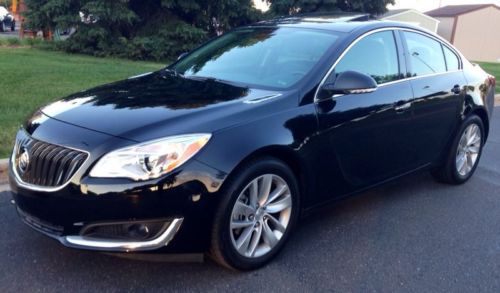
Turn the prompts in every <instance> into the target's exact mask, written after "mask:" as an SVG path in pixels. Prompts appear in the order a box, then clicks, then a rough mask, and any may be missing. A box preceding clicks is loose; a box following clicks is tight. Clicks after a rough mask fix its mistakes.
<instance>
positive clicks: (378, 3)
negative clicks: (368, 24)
mask: <svg viewBox="0 0 500 293" xmlns="http://www.w3.org/2000/svg"><path fill="white" fill-rule="evenodd" d="M267 2H268V4H270V5H271V9H270V10H271V12H272V13H274V14H276V15H292V14H296V13H309V12H340V11H348V12H366V13H370V14H374V15H377V14H381V13H384V12H386V11H387V8H386V7H387V4H394V0H268V1H267Z"/></svg>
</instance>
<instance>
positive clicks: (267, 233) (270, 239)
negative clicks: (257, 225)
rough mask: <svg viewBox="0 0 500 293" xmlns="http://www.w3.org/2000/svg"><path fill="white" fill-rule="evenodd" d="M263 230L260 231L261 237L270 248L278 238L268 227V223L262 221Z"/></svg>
mask: <svg viewBox="0 0 500 293" xmlns="http://www.w3.org/2000/svg"><path fill="white" fill-rule="evenodd" d="M263 226H264V227H263V231H262V238H263V240H264V242H265V243H267V245H269V246H270V247H271V248H272V247H274V246H275V245H276V243H278V238H276V235H274V232H273V230H271V228H270V227H269V225H268V224H267V223H266V222H265V221H264V224H263Z"/></svg>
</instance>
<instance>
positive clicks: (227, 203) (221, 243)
mask: <svg viewBox="0 0 500 293" xmlns="http://www.w3.org/2000/svg"><path fill="white" fill-rule="evenodd" d="M270 181H271V182H272V184H271V185H270V188H268V189H267V190H270V192H268V193H267V194H270V195H273V192H274V195H276V194H280V195H279V196H276V197H275V196H271V197H270V196H267V197H266V196H262V195H263V194H266V192H265V191H263V190H266V188H265V187H264V186H267V185H266V184H265V182H270ZM285 185H286V186H285ZM284 186H285V187H284ZM252 187H255V188H252ZM286 188H288V189H286ZM252 190H259V191H258V192H254V193H252ZM278 190H281V191H283V190H284V191H283V192H282V193H279V192H276V191H278ZM221 191H222V193H221V196H223V198H222V200H221V202H220V204H219V206H218V208H217V211H216V214H215V218H214V224H213V228H212V239H211V248H210V252H209V256H210V257H211V258H212V259H213V260H215V261H216V262H217V263H219V264H221V265H223V266H225V267H228V268H230V269H234V270H242V271H246V270H253V269H257V268H259V267H262V266H263V265H265V264H266V263H268V262H269V261H271V260H272V259H273V258H274V257H275V256H276V255H277V254H278V253H279V251H280V250H281V249H282V248H283V246H284V245H285V243H286V241H287V240H288V238H289V236H290V233H291V232H292V230H293V229H294V227H295V225H296V223H297V220H298V216H299V213H300V201H299V188H298V184H297V180H296V178H295V176H294V174H293V172H292V171H291V170H290V168H289V167H288V166H287V165H286V164H284V163H283V162H281V161H279V160H276V159H273V158H263V159H260V160H254V161H252V162H250V163H248V164H245V165H244V166H242V167H240V168H238V170H236V171H235V173H234V174H232V175H230V177H229V178H228V180H227V181H226V183H225V184H224V185H223V187H222V190H221ZM251 194H254V197H252V196H251ZM257 194H258V196H257V197H255V195H257ZM252 198H253V200H252ZM265 198H267V200H269V203H267V204H265V203H264V202H265ZM273 198H274V199H273ZM259 201H260V205H261V206H262V207H261V208H255V207H256V206H258V205H259ZM277 203H278V204H277ZM283 203H285V204H283ZM242 204H243V205H242ZM288 204H290V207H289V208H283V207H285V206H287V205H288ZM241 207H244V208H241ZM248 207H251V208H252V210H249V209H248ZM280 208H283V209H282V210H281V211H279V212H276V211H277V210H278V209H280ZM240 223H242V224H244V225H245V226H244V227H240V226H239V224H240ZM249 223H251V224H249ZM275 223H279V224H278V225H276V224H275ZM235 226H236V227H238V228H235ZM248 231H250V232H248ZM270 231H271V233H269V232H270ZM245 235H248V237H244V236H245ZM242 239H248V241H244V240H242ZM238 244H241V245H240V246H241V248H240V249H238V248H237V246H238Z"/></svg>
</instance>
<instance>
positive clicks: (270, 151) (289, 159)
mask: <svg viewBox="0 0 500 293" xmlns="http://www.w3.org/2000/svg"><path fill="white" fill-rule="evenodd" d="M264 157H272V158H274V159H277V160H279V161H281V162H283V163H284V164H285V165H287V166H288V167H289V168H290V170H292V172H293V175H295V178H296V179H297V183H298V184H299V192H300V199H301V201H302V199H303V198H304V195H305V194H306V190H305V186H307V185H306V178H305V176H304V175H303V174H304V172H302V167H301V166H300V165H301V164H300V161H299V159H298V158H297V156H296V155H295V154H294V153H293V151H291V150H289V149H286V148H285V147H266V148H262V149H259V150H257V151H255V152H253V153H251V154H250V155H248V156H247V157H246V158H244V159H243V160H242V161H241V162H240V163H239V164H238V165H237V166H236V167H235V168H234V169H233V171H232V172H234V170H236V169H238V168H240V167H241V166H243V165H245V164H247V163H249V162H251V161H253V160H257V159H259V158H264ZM302 202H303V201H302Z"/></svg>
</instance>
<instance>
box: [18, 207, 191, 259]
mask: <svg viewBox="0 0 500 293" xmlns="http://www.w3.org/2000/svg"><path fill="white" fill-rule="evenodd" d="M13 204H14V205H15V202H13ZM17 212H18V214H19V216H20V217H21V220H22V221H23V222H24V223H25V224H26V225H28V226H29V227H31V228H32V229H34V230H36V231H38V232H40V233H43V234H45V235H47V236H49V237H51V238H54V239H55V240H57V241H59V242H60V243H61V244H62V245H64V246H67V247H71V248H79V249H87V250H99V251H109V252H134V251H148V250H155V249H159V248H162V247H165V246H167V245H168V244H169V243H170V241H172V239H174V237H175V235H176V234H177V232H178V231H179V229H180V227H181V225H182V222H183V221H184V218H174V219H173V220H172V221H171V222H170V224H169V225H168V227H167V228H166V229H165V231H163V232H162V233H161V234H160V235H159V236H158V237H156V238H154V239H150V240H145V241H122V240H116V239H105V238H95V237H88V236H81V235H67V236H62V235H61V234H62V227H57V226H50V227H49V226H48V224H47V223H38V221H39V220H38V219H36V220H30V219H35V218H33V217H32V216H28V215H27V214H26V213H25V212H23V211H22V210H21V209H19V207H17Z"/></svg>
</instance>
